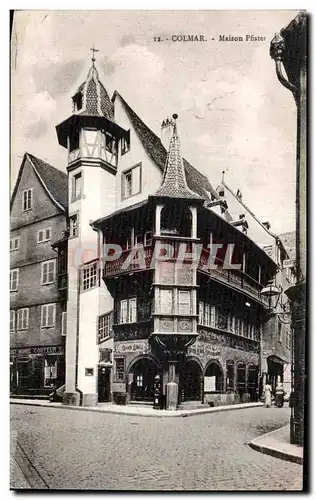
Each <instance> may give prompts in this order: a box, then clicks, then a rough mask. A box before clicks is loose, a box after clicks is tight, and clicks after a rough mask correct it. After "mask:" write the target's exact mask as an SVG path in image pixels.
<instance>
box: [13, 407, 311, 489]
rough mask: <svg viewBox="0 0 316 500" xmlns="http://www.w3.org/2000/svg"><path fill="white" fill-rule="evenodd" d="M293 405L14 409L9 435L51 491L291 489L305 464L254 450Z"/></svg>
mask: <svg viewBox="0 0 316 500" xmlns="http://www.w3.org/2000/svg"><path fill="white" fill-rule="evenodd" d="M289 417H290V410H289V409H288V408H282V409H278V408H262V407H259V408H251V409H246V410H234V411H227V412H224V413H217V414H206V415H199V416H194V417H187V418H154V417H148V418H147V417H135V416H133V417H132V416H127V415H113V414H102V413H94V412H89V411H73V410H67V409H56V408H40V407H31V406H19V405H14V406H13V405H11V432H12V431H13V432H16V433H17V440H18V443H19V445H20V446H21V447H22V448H23V450H24V452H25V454H26V455H27V457H28V459H29V460H30V461H31V462H32V464H33V465H34V467H36V469H37V470H38V472H39V473H40V475H41V477H42V478H43V479H44V480H45V482H46V483H47V484H48V485H49V488H52V489H56V488H58V489H110V490H196V491H198V490H263V491H266V490H293V489H296V490H297V489H301V487H302V486H301V485H302V472H303V471H302V466H300V465H297V464H294V463H290V462H286V461H283V460H280V459H277V458H274V457H271V456H268V455H264V454H262V453H259V452H257V451H254V450H252V449H251V448H250V447H249V446H248V445H247V443H248V442H249V441H250V440H252V439H253V438H255V437H257V436H260V435H262V434H264V433H266V432H269V431H272V430H274V429H277V428H279V427H281V426H283V425H285V424H287V423H288V422H289Z"/></svg>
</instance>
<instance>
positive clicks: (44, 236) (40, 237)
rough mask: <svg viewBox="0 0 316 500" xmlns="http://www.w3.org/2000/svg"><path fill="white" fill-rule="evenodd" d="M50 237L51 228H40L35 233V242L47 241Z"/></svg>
mask: <svg viewBox="0 0 316 500" xmlns="http://www.w3.org/2000/svg"><path fill="white" fill-rule="evenodd" d="M51 239H52V228H51V227H46V228H44V229H40V230H39V231H38V233H37V243H43V242H44V241H49V240H51Z"/></svg>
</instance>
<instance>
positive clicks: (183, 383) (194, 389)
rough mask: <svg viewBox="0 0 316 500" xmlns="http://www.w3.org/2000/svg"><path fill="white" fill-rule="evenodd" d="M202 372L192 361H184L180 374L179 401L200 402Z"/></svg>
mask: <svg viewBox="0 0 316 500" xmlns="http://www.w3.org/2000/svg"><path fill="white" fill-rule="evenodd" d="M201 384H202V370H201V368H200V365H199V364H198V363H197V362H196V361H194V360H193V359H191V360H189V361H186V362H185V363H184V364H183V366H182V370H181V374H180V387H181V401H200V400H201V399H202V394H201V392H202V391H201Z"/></svg>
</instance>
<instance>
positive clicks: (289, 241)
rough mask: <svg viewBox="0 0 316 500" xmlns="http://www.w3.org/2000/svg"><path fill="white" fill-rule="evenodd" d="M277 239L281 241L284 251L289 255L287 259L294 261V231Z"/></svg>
mask: <svg viewBox="0 0 316 500" xmlns="http://www.w3.org/2000/svg"><path fill="white" fill-rule="evenodd" d="M279 238H280V240H281V241H282V243H283V245H284V248H285V250H286V251H287V253H288V254H289V258H290V259H292V260H295V258H296V246H295V245H296V239H295V231H290V232H288V233H283V234H280V235H279Z"/></svg>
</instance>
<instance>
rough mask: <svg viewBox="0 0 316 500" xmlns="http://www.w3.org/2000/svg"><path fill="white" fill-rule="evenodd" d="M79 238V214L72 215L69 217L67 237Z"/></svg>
mask: <svg viewBox="0 0 316 500" xmlns="http://www.w3.org/2000/svg"><path fill="white" fill-rule="evenodd" d="M77 236H79V214H73V215H70V217H69V237H70V238H76V237H77Z"/></svg>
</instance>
